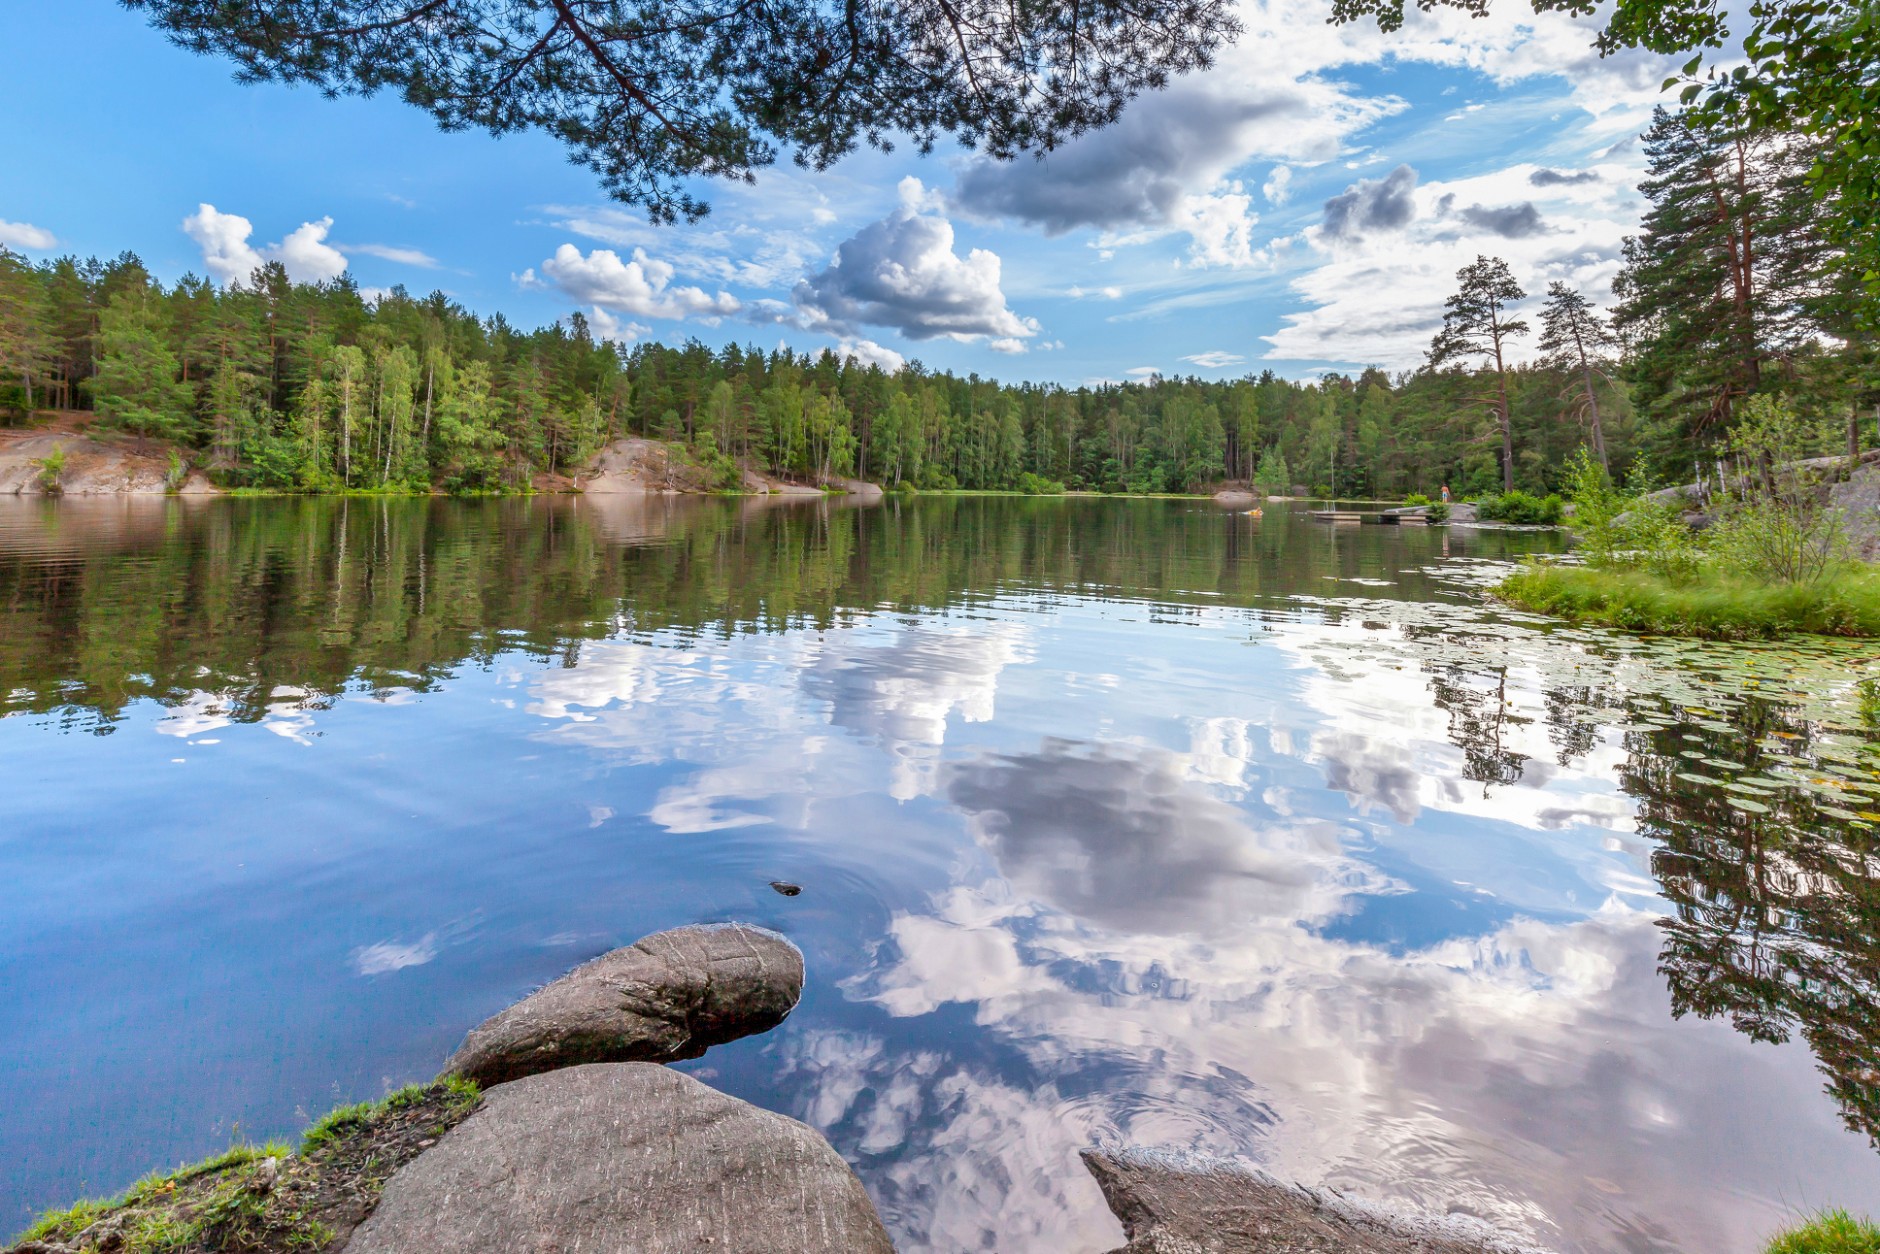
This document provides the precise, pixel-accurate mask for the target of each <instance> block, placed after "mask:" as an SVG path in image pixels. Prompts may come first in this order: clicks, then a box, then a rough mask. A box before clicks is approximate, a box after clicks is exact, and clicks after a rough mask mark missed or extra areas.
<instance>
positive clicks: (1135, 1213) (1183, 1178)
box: [1083, 1150, 1543, 1254]
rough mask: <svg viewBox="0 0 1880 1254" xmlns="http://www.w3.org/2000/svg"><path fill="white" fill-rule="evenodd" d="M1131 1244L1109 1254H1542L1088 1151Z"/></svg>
mask: <svg viewBox="0 0 1880 1254" xmlns="http://www.w3.org/2000/svg"><path fill="white" fill-rule="evenodd" d="M1083 1158H1084V1165H1085V1166H1086V1167H1088V1168H1090V1174H1091V1175H1093V1176H1095V1177H1096V1178H1097V1184H1098V1186H1099V1187H1100V1188H1101V1189H1102V1190H1103V1198H1104V1200H1105V1201H1107V1202H1108V1203H1109V1204H1110V1209H1111V1210H1112V1211H1114V1212H1115V1213H1116V1217H1117V1218H1118V1219H1120V1220H1122V1221H1123V1233H1124V1235H1125V1236H1127V1237H1128V1238H1129V1244H1128V1245H1125V1246H1122V1247H1121V1248H1119V1249H1117V1250H1114V1251H1112V1252H1111V1254H1543V1252H1542V1251H1540V1250H1538V1249H1536V1248H1535V1247H1534V1246H1531V1245H1525V1244H1522V1243H1520V1242H1518V1241H1514V1240H1511V1239H1509V1238H1507V1237H1504V1236H1502V1235H1500V1234H1498V1233H1496V1232H1495V1231H1494V1230H1493V1229H1492V1228H1490V1227H1489V1226H1488V1225H1487V1224H1484V1223H1482V1222H1481V1221H1480V1220H1478V1219H1475V1218H1473V1217H1466V1216H1464V1217H1458V1216H1446V1217H1444V1218H1441V1219H1425V1218H1419V1217H1416V1216H1409V1215H1401V1214H1394V1213H1391V1212H1389V1211H1387V1210H1384V1209H1383V1208H1381V1207H1377V1206H1373V1205H1370V1204H1367V1203H1363V1202H1356V1201H1353V1200H1352V1199H1349V1198H1345V1197H1341V1196H1340V1195H1338V1194H1336V1193H1333V1192H1331V1191H1329V1190H1324V1189H1308V1188H1305V1187H1303V1186H1301V1185H1296V1184H1287V1183H1286V1182H1284V1181H1282V1180H1279V1179H1276V1178H1275V1177H1273V1176H1269V1175H1267V1174H1266V1173H1265V1172H1263V1171H1259V1170H1257V1169H1256V1168H1253V1167H1251V1166H1248V1165H1247V1164H1245V1163H1240V1162H1235V1161H1233V1160H1231V1159H1223V1158H1210V1157H1207V1156H1205V1155H1200V1154H1189V1153H1181V1152H1175V1151H1160V1150H1126V1151H1123V1152H1122V1153H1117V1154H1107V1153H1099V1152H1097V1151H1095V1150H1085V1151H1084V1155H1083Z"/></svg>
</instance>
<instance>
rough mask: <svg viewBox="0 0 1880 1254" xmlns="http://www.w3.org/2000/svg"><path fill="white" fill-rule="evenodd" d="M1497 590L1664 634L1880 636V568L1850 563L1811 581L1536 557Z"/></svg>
mask: <svg viewBox="0 0 1880 1254" xmlns="http://www.w3.org/2000/svg"><path fill="white" fill-rule="evenodd" d="M1495 595H1496V596H1497V597H1499V598H1501V599H1502V600H1504V601H1506V602H1508V603H1509V604H1511V605H1517V606H1519V607H1521V608H1522V609H1525V610H1532V611H1534V612H1535V613H1537V614H1550V615H1553V616H1555V617H1557V618H1566V619H1571V620H1573V621H1574V622H1582V623H1598V624H1601V625H1603V626H1607V627H1618V628H1621V629H1623V630H1626V631H1638V632H1645V633H1647V634H1651V635H1663V636H1703V637H1707V638H1710V639H1713V640H1756V639H1769V638H1772V637H1776V636H1782V635H1786V634H1788V633H1790V632H1809V633H1813V634H1815V635H1823V636H1880V571H1874V570H1872V569H1851V570H1848V571H1846V572H1843V573H1841V574H1837V575H1832V576H1829V577H1828V578H1825V579H1822V580H1821V581H1819V582H1817V583H1812V584H1792V583H1759V582H1754V581H1751V580H1747V579H1739V578H1734V577H1730V576H1724V575H1720V574H1717V573H1715V572H1714V571H1703V572H1700V573H1699V574H1698V575H1696V576H1695V577H1693V578H1690V579H1684V580H1680V579H1672V578H1667V577H1665V576H1663V575H1657V574H1653V573H1651V572H1650V571H1645V570H1611V569H1603V570H1602V569H1595V568H1592V567H1585V566H1555V565H1543V564H1533V565H1528V566H1524V567H1522V568H1521V569H1520V570H1517V571H1516V572H1514V573H1513V574H1512V575H1510V576H1508V578H1506V579H1504V580H1503V581H1502V582H1501V583H1500V584H1499V585H1498V586H1497V587H1496V588H1495Z"/></svg>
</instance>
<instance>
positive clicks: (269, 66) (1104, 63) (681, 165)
mask: <svg viewBox="0 0 1880 1254" xmlns="http://www.w3.org/2000/svg"><path fill="white" fill-rule="evenodd" d="M126 3H128V4H130V5H131V6H132V7H133V8H137V9H140V10H143V11H145V12H147V13H148V14H149V16H150V19H151V21H152V22H153V23H154V24H155V25H156V26H157V27H158V29H160V30H162V31H163V32H164V33H166V34H167V35H169V37H170V38H171V39H172V40H174V41H175V42H176V43H178V44H180V45H182V46H183V47H185V48H189V49H191V50H193V51H196V52H203V53H213V54H216V55H217V56H221V57H226V58H228V59H230V60H232V61H234V62H235V63H236V65H237V66H238V67H239V72H240V77H241V78H242V79H243V80H244V81H251V82H253V81H263V80H275V81H284V82H290V83H311V84H314V85H316V86H318V87H319V88H320V89H321V90H323V91H324V92H326V94H328V95H329V96H337V95H341V94H371V93H375V92H384V93H386V94H388V95H394V96H397V97H399V98H401V99H403V100H405V101H407V102H408V103H410V104H413V105H416V106H418V107H420V108H422V109H424V110H425V111H427V112H428V113H430V114H431V115H432V116H433V117H434V118H435V119H436V120H437V121H438V123H439V124H440V125H441V126H443V127H444V129H446V130H448V131H464V130H473V129H474V130H487V131H491V132H493V133H503V132H514V131H525V130H529V131H540V132H543V133H545V134H547V135H549V136H552V137H553V138H554V139H555V140H557V141H558V142H560V143H562V144H564V145H566V146H567V147H568V149H569V150H570V156H571V157H572V158H573V159H574V160H575V161H577V162H579V163H580V164H582V165H585V166H587V167H589V168H590V169H592V170H594V171H595V172H596V173H597V174H598V175H599V176H600V178H601V181H602V184H603V185H604V186H605V187H606V188H607V189H608V191H609V192H610V193H611V194H612V195H613V196H614V197H615V198H617V199H619V200H622V201H625V202H628V203H630V204H636V205H642V206H644V207H645V208H646V209H647V211H648V212H649V213H650V214H651V216H652V217H653V218H654V219H655V220H657V221H671V220H674V219H676V218H681V217H683V218H686V219H694V218H697V217H699V216H701V215H703V214H704V213H705V212H706V206H705V204H704V203H703V202H701V201H700V200H698V199H697V198H696V197H695V196H694V195H693V194H692V190H691V189H692V188H694V187H695V186H697V183H698V180H700V179H701V178H709V177H714V176H723V177H729V178H734V179H736V178H742V179H746V180H748V179H749V178H750V177H751V175H752V173H753V172H754V171H755V170H757V169H759V168H762V167H764V166H767V165H769V164H770V163H771V162H772V161H774V160H775V159H776V154H777V152H778V150H779V149H785V150H788V151H790V152H792V153H794V154H795V155H796V156H797V159H798V160H800V161H802V162H804V163H805V164H808V165H813V166H815V167H816V168H818V169H821V168H823V167H825V166H827V165H829V164H830V163H831V162H833V161H835V160H837V159H838V158H840V157H842V156H845V155H846V154H848V153H849V152H851V151H852V150H854V149H855V148H856V147H857V146H858V145H860V144H862V143H868V144H873V145H876V146H878V147H883V148H885V147H887V146H888V145H889V142H890V140H889V137H894V139H895V140H901V139H903V138H905V139H906V140H909V141H911V142H912V143H913V144H914V145H915V146H916V147H917V148H918V149H919V150H920V151H923V152H924V151H928V150H930V149H932V148H933V147H934V145H935V144H936V143H938V142H940V141H941V140H942V139H943V137H951V138H952V139H954V140H957V141H959V142H962V143H965V144H966V145H968V146H969V147H975V146H976V147H981V148H982V149H983V150H984V151H985V152H986V153H988V154H989V155H991V156H993V157H997V158H1010V157H1013V156H1015V155H1016V154H1018V153H1019V152H1022V151H1027V150H1037V151H1050V150H1051V149H1052V148H1054V147H1056V146H1057V145H1058V144H1060V143H1062V142H1063V141H1065V140H1067V139H1069V138H1071V137H1073V136H1076V135H1079V134H1082V133H1083V132H1084V131H1086V130H1089V129H1091V128H1092V127H1095V126H1101V125H1104V124H1106V123H1108V122H1111V121H1114V120H1115V118H1116V117H1117V115H1118V113H1119V112H1120V111H1121V109H1122V107H1123V105H1124V104H1125V103H1126V102H1128V101H1129V100H1130V99H1131V98H1133V97H1134V96H1136V95H1137V94H1139V93H1140V92H1142V91H1145V90H1149V89H1153V88H1157V87H1160V86H1162V85H1163V84H1164V83H1166V82H1167V81H1168V80H1169V79H1170V78H1173V77H1175V76H1178V75H1180V74H1182V73H1184V72H1185V71H1188V70H1191V69H1196V68H1199V67H1201V66H1204V65H1207V64H1208V63H1209V61H1210V60H1211V59H1212V56H1213V53H1214V52H1215V50H1216V49H1218V48H1219V47H1220V46H1221V45H1222V44H1223V43H1225V42H1226V41H1228V40H1230V39H1231V38H1232V37H1233V36H1234V35H1235V34H1236V33H1237V32H1238V30H1239V24H1238V22H1237V21H1236V20H1235V18H1234V9H1233V7H1232V6H1231V5H1230V4H1229V3H1227V0H1187V2H1184V3H1180V4H1158V5H1151V6H1146V7H1142V8H1135V9H1119V8H1115V7H1112V6H1106V5H1099V6H1096V7H1091V6H1089V5H1084V4H1079V3H1075V2H1074V0H1033V2H1032V3H1027V4H1023V5H1010V6H1007V5H996V6H988V7H985V8H982V9H978V10H974V11H972V14H971V16H970V17H968V16H963V15H962V14H960V13H959V12H956V11H955V10H954V9H953V8H952V7H950V6H945V5H942V6H937V7H932V8H928V7H919V6H917V7H913V8H903V7H900V6H876V5H855V4H850V5H831V4H827V3H822V2H820V0H769V3H766V4H763V5H756V6H753V5H743V4H739V5H724V6H719V5H696V4H687V5H661V4H600V5H596V4H569V3H565V2H564V0H453V2H452V3H450V4H448V5H440V4H436V3H432V4H398V5H393V6H387V5H386V4H384V3H383V2H382V0H220V2H217V3H202V2H201V0H126ZM1040 67H1049V69H1050V72H1049V73H1048V74H1047V73H1041V72H1039V71H1040Z"/></svg>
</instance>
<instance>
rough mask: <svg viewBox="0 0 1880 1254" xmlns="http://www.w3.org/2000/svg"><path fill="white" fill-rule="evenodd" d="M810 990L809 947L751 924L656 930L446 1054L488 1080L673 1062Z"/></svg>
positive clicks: (763, 1023)
mask: <svg viewBox="0 0 1880 1254" xmlns="http://www.w3.org/2000/svg"><path fill="white" fill-rule="evenodd" d="M802 994H803V954H802V951H801V950H799V949H798V948H797V947H796V946H795V945H793V944H791V943H790V942H789V941H788V940H786V939H785V938H784V937H782V936H779V935H778V934H777V933H775V932H772V931H769V930H767V929H765V928H761V927H752V926H750V925H749V924H743V923H722V924H708V925H699V926H693V927H680V928H673V929H672V930H671V931H667V932H656V933H654V934H653V935H651V936H648V937H646V938H645V939H644V940H641V941H639V942H637V943H635V944H633V945H629V946H628V947H626V948H625V949H616V950H614V951H612V952H611V953H605V954H602V955H601V956H600V957H598V958H596V959H594V960H593V961H591V962H587V963H584V964H582V965H581V966H578V967H576V968H575V969H574V970H573V971H570V972H569V973H568V974H567V975H564V976H562V977H561V978H560V979H558V980H556V981H554V982H553V983H552V984H548V985H546V986H545V987H543V988H542V989H540V990H538V991H537V992H535V993H533V994H531V995H530V996H528V997H525V998H524V999H523V1000H521V1001H519V1002H517V1003H516V1004H515V1005H513V1006H511V1007H510V1008H509V1009H507V1010H505V1011H503V1012H501V1013H500V1014H497V1015H494V1016H492V1017H491V1018H489V1019H486V1020H485V1021H484V1022H483V1023H482V1024H481V1025H479V1026H478V1027H476V1028H474V1029H472V1030H471V1032H470V1035H469V1036H467V1037H465V1038H464V1043H463V1044H462V1045H461V1046H459V1047H458V1049H457V1052H456V1053H455V1054H452V1055H451V1057H450V1061H448V1062H447V1063H445V1064H444V1071H445V1073H446V1074H449V1075H460V1076H463V1077H464V1078H466V1079H470V1080H475V1081H476V1082H477V1083H478V1084H480V1085H483V1086H484V1087H485V1088H488V1087H489V1086H491V1085H496V1084H505V1083H508V1082H510V1081H512V1080H518V1079H520V1078H522V1077H523V1076H528V1075H534V1074H536V1073H538V1072H542V1071H553V1070H555V1069H556V1068H558V1067H572V1066H576V1065H579V1064H582V1063H593V1062H672V1061H675V1060H677V1059H681V1058H696V1057H698V1056H699V1055H700V1054H702V1053H704V1052H705V1050H706V1048H707V1047H708V1046H711V1045H720V1044H723V1043H724V1042H726V1041H734V1040H736V1039H738V1038H739V1037H741V1036H749V1035H751V1034H752V1033H755V1032H765V1031H768V1030H770V1029H771V1028H773V1027H775V1026H777V1024H779V1023H781V1022H783V1020H784V1017H785V1016H786V1015H788V1014H789V1013H790V1011H791V1010H792V1009H794V1008H795V1006H796V1003H797V999H798V998H800V997H801V996H802Z"/></svg>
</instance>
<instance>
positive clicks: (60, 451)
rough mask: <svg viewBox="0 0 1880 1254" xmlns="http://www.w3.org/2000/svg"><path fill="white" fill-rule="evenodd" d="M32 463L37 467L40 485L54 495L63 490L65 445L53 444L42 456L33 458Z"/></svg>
mask: <svg viewBox="0 0 1880 1254" xmlns="http://www.w3.org/2000/svg"><path fill="white" fill-rule="evenodd" d="M33 465H34V466H37V467H38V468H39V486H40V487H42V488H44V489H45V490H46V491H47V492H48V493H52V494H54V495H56V494H57V493H59V492H61V491H63V490H64V487H65V483H64V476H65V445H63V444H55V445H53V446H52V451H51V452H50V453H47V454H46V455H45V456H44V457H35V458H33Z"/></svg>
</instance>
